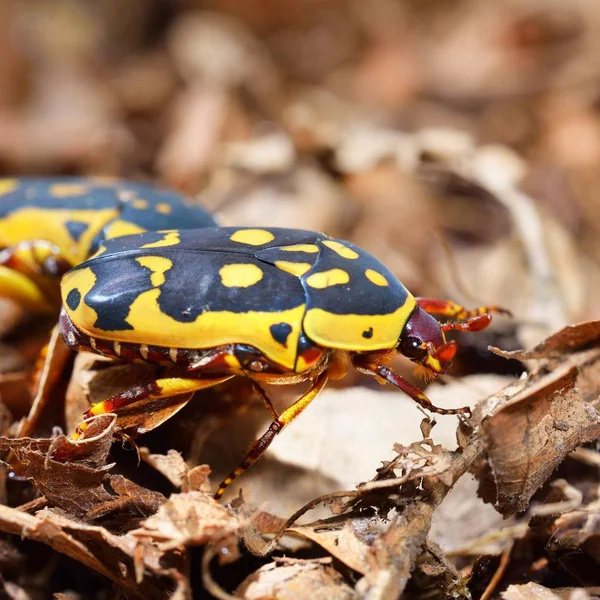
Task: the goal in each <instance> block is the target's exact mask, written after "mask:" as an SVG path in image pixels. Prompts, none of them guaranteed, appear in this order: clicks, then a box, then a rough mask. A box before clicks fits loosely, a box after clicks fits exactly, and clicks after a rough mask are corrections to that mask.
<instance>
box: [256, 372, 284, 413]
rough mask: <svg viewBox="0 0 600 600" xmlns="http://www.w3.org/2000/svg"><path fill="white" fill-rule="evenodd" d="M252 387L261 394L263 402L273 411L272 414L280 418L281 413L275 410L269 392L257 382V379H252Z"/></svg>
mask: <svg viewBox="0 0 600 600" xmlns="http://www.w3.org/2000/svg"><path fill="white" fill-rule="evenodd" d="M252 387H253V388H254V391H255V392H256V393H257V394H258V395H259V396H260V399H261V400H262V403H263V404H264V405H265V406H266V407H267V410H268V411H269V412H270V413H271V416H272V417H273V418H274V419H279V413H278V412H277V411H276V410H275V407H274V406H273V403H272V402H271V399H270V398H269V396H267V392H265V390H263V389H262V387H261V386H260V385H258V383H256V381H252Z"/></svg>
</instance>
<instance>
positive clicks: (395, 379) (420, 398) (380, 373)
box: [352, 355, 471, 417]
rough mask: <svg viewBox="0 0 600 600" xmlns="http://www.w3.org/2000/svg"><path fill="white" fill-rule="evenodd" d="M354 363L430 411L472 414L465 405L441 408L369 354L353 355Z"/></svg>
mask: <svg viewBox="0 0 600 600" xmlns="http://www.w3.org/2000/svg"><path fill="white" fill-rule="evenodd" d="M352 364H353V365H354V367H355V368H356V369H357V370H358V371H360V372H361V373H366V374H367V375H373V376H375V377H379V378H381V379H383V380H384V381H387V382H388V383H391V384H392V385H393V386H395V387H397V388H398V389H399V390H401V391H403V392H404V393H405V394H407V395H408V396H410V398H412V399H413V400H414V401H415V402H416V403H417V404H419V405H420V406H422V407H423V408H424V409H426V410H428V411H429V412H432V413H437V414H438V415H467V416H469V417H470V416H471V409H470V408H469V407H468V406H463V407H461V408H439V407H437V406H435V405H434V404H432V403H431V400H430V399H429V398H428V397H427V396H426V395H425V394H424V393H423V392H422V391H421V390H420V389H419V388H416V387H415V386H414V385H412V383H409V382H408V381H406V379H404V378H403V377H401V376H400V375H398V374H397V373H394V371H392V370H391V369H390V368H389V367H386V366H385V365H377V364H375V363H373V362H372V361H371V360H370V357H368V356H364V355H354V356H353V357H352Z"/></svg>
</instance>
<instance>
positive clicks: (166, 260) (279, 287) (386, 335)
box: [60, 227, 502, 497]
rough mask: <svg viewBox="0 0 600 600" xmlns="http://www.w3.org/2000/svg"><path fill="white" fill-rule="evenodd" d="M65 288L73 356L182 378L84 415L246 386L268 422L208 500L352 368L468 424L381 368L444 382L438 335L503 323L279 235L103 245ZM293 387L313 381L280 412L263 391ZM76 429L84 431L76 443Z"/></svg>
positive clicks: (349, 253)
mask: <svg viewBox="0 0 600 600" xmlns="http://www.w3.org/2000/svg"><path fill="white" fill-rule="evenodd" d="M61 287H62V297H63V309H62V312H61V318H60V326H61V330H62V334H63V336H64V338H65V340H66V342H67V344H68V345H69V346H70V347H71V348H73V349H84V350H88V351H92V352H96V353H98V354H101V355H104V356H109V357H116V358H119V359H122V360H126V361H136V360H142V361H146V362H149V363H154V364H160V365H171V366H173V367H177V368H178V369H177V371H176V372H174V373H176V374H172V375H171V376H165V377H162V378H160V379H157V380H155V381H153V382H151V383H150V384H148V385H143V386H136V387H134V388H131V389H128V390H126V391H125V392H123V393H122V394H120V395H117V396H114V397H112V398H109V399H107V400H105V401H103V402H100V403H98V404H95V405H94V406H92V407H91V408H90V410H89V411H88V412H87V413H86V418H89V417H91V416H93V415H98V414H104V413H107V412H116V413H117V414H118V413H119V411H120V410H123V409H124V408H125V407H126V406H129V405H131V404H132V403H136V402H147V403H148V407H149V410H151V401H152V400H153V399H159V398H165V397H170V396H176V395H182V394H191V393H192V392H194V391H196V390H200V389H203V388H207V387H210V386H214V385H216V384H219V383H222V382H224V381H226V380H228V379H230V378H232V377H235V376H244V377H248V378H250V379H251V380H252V381H253V383H254V384H255V387H256V391H257V393H258V394H259V396H260V397H261V399H262V401H263V402H264V403H265V405H266V407H267V408H268V410H269V411H270V412H271V414H272V416H273V422H272V423H271V425H270V427H269V428H268V430H267V431H266V432H265V434H264V435H263V436H262V437H261V438H260V439H258V440H257V441H256V442H255V443H254V444H253V446H252V447H251V449H250V451H249V452H248V454H247V456H246V457H245V459H244V461H243V462H242V464H241V465H240V466H239V467H237V468H236V469H235V470H234V471H232V473H231V474H230V475H229V476H228V477H227V479H225V481H224V482H223V483H222V484H221V486H220V487H219V489H218V491H217V497H220V496H221V495H222V493H223V491H224V490H225V489H226V487H227V486H228V485H229V484H230V483H231V481H232V480H233V479H234V478H235V477H237V476H238V475H239V474H240V473H242V472H243V471H244V470H245V469H246V468H247V467H248V466H250V465H251V464H252V463H253V462H254V461H255V460H257V458H258V457H259V456H260V455H261V454H262V453H263V452H264V450H265V449H266V448H267V447H268V445H269V444H270V443H271V441H272V440H273V438H274V437H275V435H276V434H277V433H279V431H281V430H282V429H283V428H284V427H285V426H286V425H287V424H288V423H290V422H291V421H292V420H293V419H294V418H295V417H296V416H297V415H298V414H300V412H301V411H302V410H303V409H304V408H305V407H306V406H307V405H308V404H309V403H310V402H311V401H312V400H313V399H314V398H315V397H316V396H317V395H318V393H319V392H320V391H321V389H322V388H323V387H324V385H325V384H326V382H327V380H328V379H330V378H332V379H335V378H340V377H342V376H343V375H344V374H345V372H346V369H347V367H348V366H349V365H351V366H352V367H354V368H355V369H357V370H359V371H361V372H363V373H366V374H369V375H372V376H374V377H375V378H376V379H377V380H378V381H379V382H381V383H385V382H389V383H391V384H393V385H394V386H396V387H397V388H399V389H400V390H402V391H404V392H405V393H407V394H408V395H409V396H410V397H411V398H413V400H415V401H416V402H418V403H419V404H420V405H421V406H422V407H424V408H426V409H428V410H430V411H432V412H436V413H440V414H460V413H463V414H469V409H468V407H463V408H457V409H441V408H437V407H435V406H433V405H432V404H431V402H430V401H429V400H428V398H427V397H426V396H425V395H424V394H423V393H422V392H421V391H420V390H419V389H417V388H416V387H414V386H413V385H411V384H410V383H409V382H408V381H406V380H405V379H403V378H402V377H400V376H399V375H397V374H396V373H394V372H393V371H392V370H391V369H390V367H389V366H388V365H389V363H390V361H391V359H392V357H393V355H394V353H396V352H398V353H400V354H402V355H404V356H406V357H408V358H409V359H411V360H412V361H413V362H414V363H416V364H417V365H418V366H419V368H420V369H421V370H422V371H423V372H426V373H428V374H430V375H432V376H435V375H437V374H440V373H444V372H445V371H446V369H447V368H448V366H449V365H450V362H451V360H452V358H453V357H454V355H455V352H456V343H455V342H453V341H446V339H445V336H444V333H445V332H447V331H449V330H459V331H479V330H481V329H484V328H485V327H487V326H488V325H489V323H490V321H491V316H490V314H489V313H490V312H493V311H496V312H502V310H501V309H499V308H498V307H482V308H478V309H476V310H472V311H469V310H465V309H464V308H463V307H462V306H459V305H457V304H454V303H453V302H449V301H439V300H433V299H426V298H415V297H413V296H412V295H411V294H410V292H409V291H408V290H407V289H406V288H405V287H404V286H403V285H402V284H401V283H400V281H399V280H398V279H397V278H396V277H395V276H394V275H393V274H392V273H391V272H390V271H389V270H388V269H387V268H386V267H385V266H384V265H383V264H381V263H380V262H379V261H378V260H377V259H375V258H374V257H373V256H371V255H370V254H368V253H367V252H365V251H364V250H362V249H360V248H358V247H357V246H355V245H353V244H351V243H349V242H345V241H342V240H336V239H332V238H329V237H327V236H326V235H323V234H320V233H315V232H313V231H302V230H294V229H277V228H260V229H257V228H254V229H252V228H231V227H224V228H206V229H202V230H189V231H183V230H172V231H166V232H160V233H158V232H155V233H143V234H140V235H132V236H126V237H122V238H118V239H113V240H107V241H105V242H103V244H102V245H101V247H100V248H99V250H98V252H97V254H96V255H95V256H94V257H92V258H91V259H90V260H87V261H86V262H84V263H82V264H80V265H78V266H77V267H75V268H74V269H72V270H71V271H69V272H68V273H67V274H66V275H65V276H64V277H63V280H62V284H61ZM432 315H435V316H437V317H441V318H446V319H447V322H445V323H440V322H438V321H437V320H436V319H435V318H434V317H433V316H432ZM182 373H183V375H182ZM301 381H308V382H310V387H309V389H308V391H307V392H306V393H305V394H304V395H302V396H301V397H300V398H299V399H298V400H297V401H296V402H295V403H294V404H292V406H290V407H289V408H288V409H287V410H285V411H284V412H282V413H281V414H278V413H277V412H276V411H275V409H274V407H273V406H272V404H271V402H270V401H269V399H268V397H267V395H266V394H265V392H264V390H263V389H262V387H261V385H262V384H263V383H278V384H286V383H289V384H292V383H298V382H301ZM190 397H191V396H190ZM85 428H86V422H83V423H82V424H81V425H80V426H79V428H78V429H77V431H76V433H75V434H74V438H75V439H77V438H79V437H80V436H81V435H83V432H84V430H85Z"/></svg>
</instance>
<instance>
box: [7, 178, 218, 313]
mask: <svg viewBox="0 0 600 600" xmlns="http://www.w3.org/2000/svg"><path fill="white" fill-rule="evenodd" d="M215 225H216V223H215V221H214V220H213V218H212V216H211V215H210V214H209V213H208V212H206V211H205V210H204V209H202V208H201V207H199V206H194V205H192V204H190V203H188V202H186V200H185V199H184V197H183V196H181V195H180V194H178V193H176V192H173V191H170V190H167V189H161V188H157V187H155V186H153V185H150V184H145V183H136V182H133V181H126V180H117V179H110V178H86V177H23V178H12V179H8V178H4V179H0V296H3V297H8V298H11V299H13V300H15V301H16V302H17V303H19V304H20V305H21V306H23V307H24V308H26V309H27V310H30V311H33V312H53V311H57V310H58V308H59V306H60V292H59V287H58V282H59V280H60V277H61V276H62V275H63V273H65V272H66V271H67V270H68V269H70V268H71V267H73V266H75V265H77V264H79V263H80V262H82V261H84V260H85V259H87V258H89V256H90V255H91V254H93V253H94V252H95V251H96V250H97V248H98V247H99V246H100V244H101V243H102V242H103V241H104V240H105V239H110V238H115V237H118V236H121V235H128V234H132V233H139V232H142V231H158V230H161V229H173V228H178V229H190V228H198V227H213V226H215Z"/></svg>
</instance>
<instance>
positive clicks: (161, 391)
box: [71, 375, 234, 440]
mask: <svg viewBox="0 0 600 600" xmlns="http://www.w3.org/2000/svg"><path fill="white" fill-rule="evenodd" d="M232 377H234V376H233V375H226V376H224V377H211V378H203V379H200V378H195V379H193V378H190V379H186V378H183V377H166V378H164V379H156V380H154V381H151V382H150V383H147V384H145V385H136V386H133V387H131V388H129V389H127V390H125V391H124V392H122V393H120V394H117V395H116V396H113V397H112V398H108V399H107V400H103V401H102V402H98V403H97V404H94V405H93V406H92V407H90V408H89V410H87V411H86V412H85V413H84V415H83V418H84V419H89V418H90V417H92V416H97V415H104V414H106V413H112V412H117V411H119V410H122V409H124V408H127V407H129V406H131V405H132V404H135V403H137V402H141V401H143V400H158V399H160V398H171V397H172V396H181V395H184V394H191V393H193V392H197V391H198V390H203V389H206V388H209V387H213V386H215V385H218V384H219V383H223V382H224V381H227V380H228V379H231V378H232ZM86 428H87V423H85V422H83V423H80V424H79V425H78V426H77V429H76V430H75V432H74V433H73V435H72V436H71V439H72V440H78V439H79V438H80V437H81V435H82V433H83V432H84V430H85V429H86Z"/></svg>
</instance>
